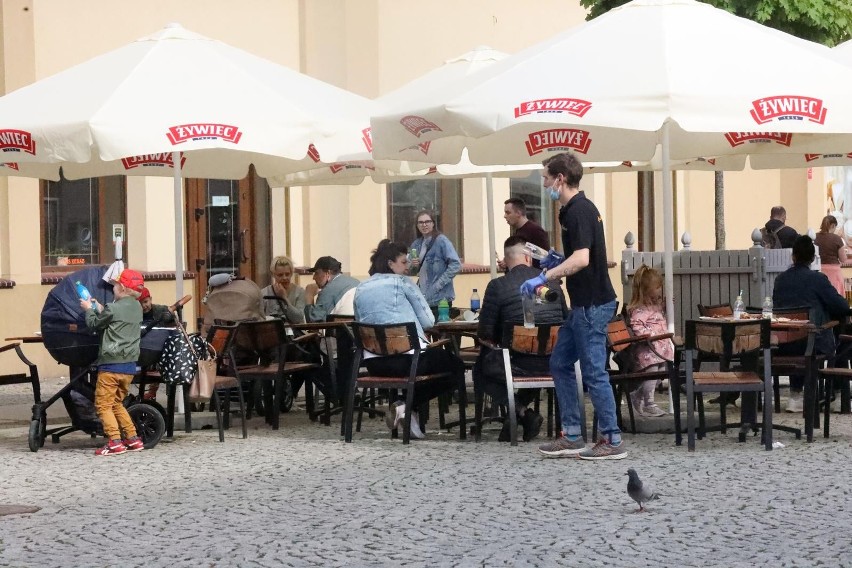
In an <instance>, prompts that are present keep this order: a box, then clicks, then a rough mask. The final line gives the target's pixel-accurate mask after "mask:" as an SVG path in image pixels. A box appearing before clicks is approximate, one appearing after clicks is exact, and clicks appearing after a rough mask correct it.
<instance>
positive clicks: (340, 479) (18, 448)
mask: <svg viewBox="0 0 852 568" xmlns="http://www.w3.org/2000/svg"><path fill="white" fill-rule="evenodd" d="M713 408H714V409H715V407H713ZM0 410H2V407H0ZM470 414H471V415H472V411H471V412H470ZM780 418H781V420H783V421H785V422H787V423H795V422H796V421H798V422H799V423H800V422H801V418H800V417H795V416H792V415H784V416H782V417H780ZM435 422H436V420H435ZM832 426H833V436H832V438H831V439H830V440H827V441H825V440H823V439H822V438H821V437H820V438H819V439H818V440H817V441H816V442H815V443H813V444H807V443H805V442H804V440H795V439H793V437H792V436H791V435H789V434H786V433H778V434H777V435H776V439H777V440H780V441H782V442H783V443H784V444H786V447H785V448H783V449H778V450H775V451H772V452H766V451H764V450H763V449H762V447H761V446H760V444H759V442H758V439H757V438H749V440H748V442H747V443H745V444H739V443H737V440H736V433H735V432H729V433H728V435H727V436H725V435H722V434H719V433H711V434H709V437H708V439H705V440H702V441H699V442H698V448H697V451H696V452H695V453H692V454H690V453H688V452H687V450H686V447H685V446H683V447H676V446H675V445H674V438H673V435H671V434H640V435H636V436H632V435H626V436H625V442H626V443H627V445H628V448H629V450H630V456H629V457H628V458H626V459H624V460H621V461H609V462H584V461H580V460H574V459H551V460H547V459H542V458H540V457H539V456H538V455H537V452H536V451H535V449H536V444H533V443H527V444H525V443H523V442H521V443H519V445H518V446H517V447H514V448H513V447H511V446H510V445H509V444H505V443H498V442H497V441H496V439H497V430H496V429H492V430H490V431H487V432H486V435H485V436H484V439H483V441H482V442H481V443H479V444H477V443H475V442H474V441H473V440H472V439H471V440H468V441H459V440H458V435H457V432H455V431H453V432H451V433H438V432H435V431H433V430H429V432H428V434H429V435H428V439H427V440H424V441H414V442H412V444H411V445H410V446H407V447H406V446H403V445H402V444H401V441H399V440H393V441H392V440H391V439H390V437H389V435H388V432H387V430H386V428H385V426H384V422H383V421H382V420H381V419H378V418H377V419H374V420H369V419H365V424H364V431H363V432H362V433H360V434H357V433H356V435H355V441H354V443H352V444H345V443H343V442H342V440H341V439H340V437H339V435H338V434H339V421H337V420H334V421H332V426H331V427H327V426H322V425H319V424H317V423H312V422H309V421H308V419H307V417H306V415H305V413H304V412H301V411H294V412H292V413H290V414H288V415H285V416H283V420H282V426H281V429H280V430H279V431H277V432H273V431H272V430H271V429H269V428H268V427H267V426H266V425H265V424H263V422H262V420H261V419H257V418H255V419H253V420H252V421H251V423H250V431H249V438H248V439H247V440H242V439H240V438H239V434H238V429H237V428H234V429H232V430H231V431H229V432H227V437H226V441H225V443H224V444H220V443H219V442H218V440H217V433H216V432H215V430H200V431H196V432H194V433H192V434H185V433H182V432H181V433H177V434H176V435H175V440H174V441H173V442H170V443H166V442H163V443H161V444H160V445H159V446H158V447H157V448H154V449H152V450H146V451H143V452H138V453H132V454H125V455H121V456H114V457H95V456H94V455H93V454H92V452H93V449H94V448H95V447H96V446H97V445H98V443H99V440H92V439H91V438H89V437H88V436H87V435H84V434H81V433H74V434H70V435H68V436H66V437H65V438H64V439H63V440H62V442H61V443H60V444H57V445H54V444H51V442H50V441H49V440H48V441H47V443H46V445H45V447H44V448H43V449H41V450H40V451H39V452H38V453H31V452H30V451H29V450H28V449H27V442H26V436H27V431H26V427H25V426H23V425H21V424H20V423H19V424H18V425H15V426H11V427H4V428H3V429H0V472H2V473H0V505H2V504H19V505H32V506H36V507H41V510H40V511H38V512H36V513H33V514H28V515H8V516H3V517H0V566H11V567H30V566H39V567H52V566H57V567H65V566H75V567H76V566H122V567H131V566H168V567H170V568H177V567H184V566H186V567H190V566H192V567H196V566H203V567H224V566H269V567H277V566H296V567H301V566H365V567H369V566H412V567H421V566H422V567H427V566H429V567H432V566H462V567H468V566H469V567H474V566H486V567H491V566H590V567H595V566H625V567H627V566H631V567H632V566H702V567H708V566H720V567H722V566H724V567H737V566H748V567H752V566H769V565H772V566H779V567H780V566H803V567H804V566H807V567H811V566H849V565H850V564H852V557H850V552H852V545H850V538H849V536H848V534H847V527H848V526H849V525H850V523H851V522H852V510H850V507H849V503H850V500H849V497H850V489H849V481H848V479H849V476H848V475H847V472H848V470H849V467H848V466H849V463H850V460H851V459H852V445H850V440H852V417H850V416H838V415H835V416H834V420H833V425H832ZM539 441H541V440H539ZM628 467H633V468H635V469H636V470H637V471H638V472H639V474H640V476H641V477H642V479H643V480H644V481H645V482H646V483H648V484H651V485H653V487H654V488H655V489H656V490H657V491H658V492H659V493H661V494H662V498H661V500H659V501H655V502H653V503H651V504H650V505H649V507H648V509H649V512H648V513H641V514H640V513H634V510H635V509H636V506H635V503H633V501H632V500H631V499H630V498H629V497H628V495H627V493H626V484H627V476H626V475H625V473H626V471H627V468H628Z"/></svg>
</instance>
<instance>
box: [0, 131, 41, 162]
mask: <svg viewBox="0 0 852 568" xmlns="http://www.w3.org/2000/svg"><path fill="white" fill-rule="evenodd" d="M0 150H3V151H4V152H21V151H24V152H26V153H27V154H32V155H33V156H35V152H36V147H35V140H33V135H32V134H30V133H29V132H27V131H26V130H11V129H7V130H0Z"/></svg>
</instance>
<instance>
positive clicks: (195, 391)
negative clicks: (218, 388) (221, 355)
mask: <svg viewBox="0 0 852 568" xmlns="http://www.w3.org/2000/svg"><path fill="white" fill-rule="evenodd" d="M178 328H180V331H181V333H182V334H183V337H184V339H186V342H187V345H189V350H190V351H191V352H192V355H193V357H195V360H196V369H195V370H196V372H195V378H194V379H193V380H192V383H190V385H189V393H188V396H189V401H190V402H208V401H209V400H210V397H212V396H213V388H214V386H215V384H216V359H217V353H216V350H215V349H214V348H213V346H212V345H210V344H207V350H208V353H203V354H199V353H198V352H196V350H195V348H194V347H193V346H192V341H190V340H189V336H188V335H187V333H186V330H185V329H184V328H183V326H182V325H179V326H178ZM202 356H204V357H205V358H204V359H202V358H201V357H202Z"/></svg>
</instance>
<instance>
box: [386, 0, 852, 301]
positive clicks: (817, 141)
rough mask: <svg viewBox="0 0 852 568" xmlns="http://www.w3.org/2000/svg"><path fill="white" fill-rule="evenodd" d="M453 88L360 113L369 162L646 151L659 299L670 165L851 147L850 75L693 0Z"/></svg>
mask: <svg viewBox="0 0 852 568" xmlns="http://www.w3.org/2000/svg"><path fill="white" fill-rule="evenodd" d="M580 54H589V55H588V57H582V56H580ZM749 63H751V64H749ZM459 88H460V89H461V90H463V93H462V94H458V95H454V96H451V97H447V98H445V99H444V100H443V101H440V103H437V104H428V105H427V104H423V105H419V106H418V105H412V106H409V107H407V108H404V109H398V110H397V111H395V112H393V113H387V114H383V115H379V116H375V117H373V120H372V126H373V138H374V154H375V155H376V157H378V158H393V157H404V156H408V155H411V154H413V153H414V152H415V151H416V150H414V148H413V147H415V146H416V145H418V144H424V143H426V142H429V143H430V146H429V156H430V158H431V159H432V160H433V161H435V162H450V163H452V162H454V161H457V160H458V156H459V155H460V151H461V148H464V147H467V148H468V150H469V152H470V159H471V161H472V162H474V163H477V164H492V163H509V164H512V163H540V161H541V159H543V158H545V157H547V156H548V155H549V154H551V153H555V152H562V151H566V150H573V151H575V152H577V153H578V154H580V155H581V157H582V158H583V160H584V161H588V162H596V161H613V160H616V161H621V160H632V161H633V160H638V161H643V162H647V161H649V160H651V159H652V157H653V155H654V154H655V152H656V150H657V146H658V144H659V145H660V146H661V148H660V150H661V152H660V157H661V161H660V169H661V170H662V171H663V172H664V175H663V184H664V187H663V190H664V210H665V213H666V216H665V217H666V223H665V227H664V229H665V230H664V236H665V253H666V254H665V264H666V287H667V289H668V290H671V288H672V275H671V254H672V249H673V236H672V232H673V229H672V189H671V176H670V175H667V173H668V172H669V171H670V170H671V169H672V164H671V160H673V159H676V160H690V159H692V158H694V157H696V156H715V157H722V156H725V155H731V154H771V153H778V152H782V153H791V154H803V153H823V152H831V151H834V148H835V147H836V146H837V145H838V144H844V143H850V142H852V135H850V134H849V133H852V74H849V73H848V72H845V71H844V69H843V66H842V65H841V64H840V63H838V62H837V61H836V60H834V59H833V58H832V57H831V56H830V54H829V50H828V49H827V48H824V47H822V46H818V45H816V44H812V43H810V42H806V41H804V40H800V39H797V38H794V37H793V36H790V35H787V34H784V33H782V32H779V31H776V30H773V29H770V28H767V27H764V26H761V25H759V24H756V23H754V22H752V21H749V20H745V19H743V18H738V17H736V16H733V15H732V14H730V13H728V12H725V11H723V10H718V9H716V8H713V7H711V6H708V5H706V4H702V3H700V2H695V1H694V0H635V1H634V2H631V3H629V4H626V5H624V6H621V7H620V8H616V9H613V10H611V11H610V12H608V13H607V14H605V15H603V16H600V17H598V18H596V19H595V20H592V21H590V22H587V23H584V24H582V25H579V26H577V27H576V28H573V29H571V30H568V31H567V32H564V33H562V34H559V35H557V36H555V37H553V38H551V39H549V40H546V41H544V42H542V43H539V44H537V45H535V46H532V47H530V48H528V49H526V50H524V51H522V52H520V53H518V54H516V55H514V56H512V57H509V58H506V59H504V60H502V61H500V62H498V63H496V64H494V65H492V66H491V67H490V68H488V69H486V70H484V71H483V72H482V73H480V74H478V75H476V76H473V77H470V78H469V79H468V80H467V81H465V82H464V84H463V85H460V87H459ZM757 130H759V131H760V132H755V131H757ZM667 298H668V301H669V304H671V301H672V295H671V294H667ZM667 311H668V313H669V316H670V317H671V315H672V314H673V313H674V310H673V306H672V305H668V306H667Z"/></svg>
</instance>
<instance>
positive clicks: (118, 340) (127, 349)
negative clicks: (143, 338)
mask: <svg viewBox="0 0 852 568" xmlns="http://www.w3.org/2000/svg"><path fill="white" fill-rule="evenodd" d="M141 323H142V306H141V305H140V304H139V301H138V300H136V298H132V297H127V298H122V299H120V300H116V301H115V302H113V303H111V304H107V305H105V306H104V309H103V311H102V312H101V313H98V312H97V311H95V310H94V309H92V310H86V325H87V326H89V327H90V328H91V329H97V330H102V331H103V333H102V335H101V347H100V351H99V353H98V359H97V361H95V364H96V365H105V364H107V363H135V362H136V361H137V360H138V359H139V342H140V331H141V328H140V324H141Z"/></svg>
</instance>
